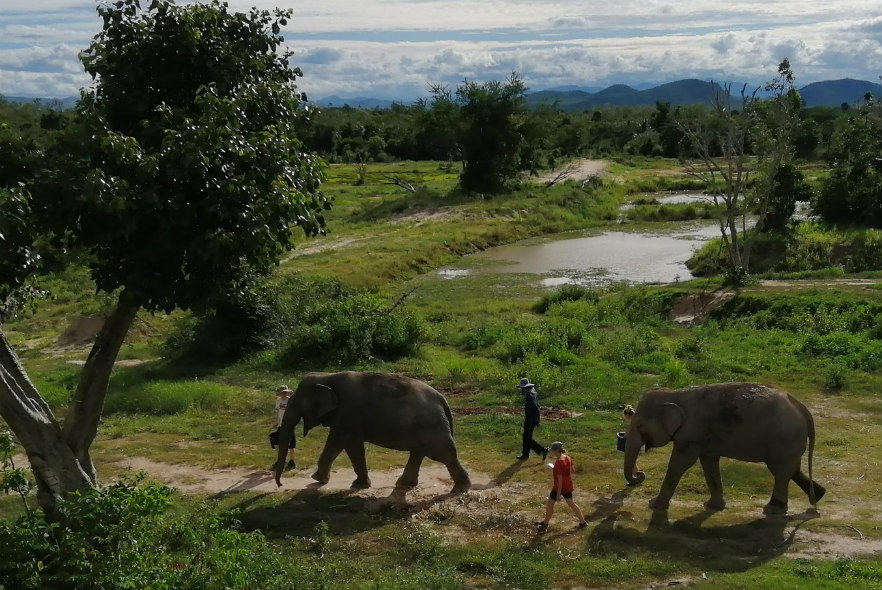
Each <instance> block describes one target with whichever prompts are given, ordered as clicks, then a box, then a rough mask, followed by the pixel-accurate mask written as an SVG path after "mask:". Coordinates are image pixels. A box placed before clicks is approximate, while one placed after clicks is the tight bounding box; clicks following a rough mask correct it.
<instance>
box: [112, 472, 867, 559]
mask: <svg viewBox="0 0 882 590" xmlns="http://www.w3.org/2000/svg"><path fill="white" fill-rule="evenodd" d="M116 465H118V466H119V467H120V468H122V469H123V470H132V471H144V472H146V473H147V474H148V476H149V477H150V478H152V479H154V480H157V481H160V482H161V483H164V484H166V485H169V486H173V487H175V488H177V489H178V490H180V491H181V492H184V493H190V494H205V493H208V494H215V495H226V494H234V493H239V492H263V493H270V494H291V493H294V492H296V491H298V490H303V489H313V490H317V491H318V490H320V491H321V492H325V493H329V492H344V491H345V492H350V493H352V494H353V495H357V496H360V497H363V498H366V499H368V503H367V507H368V509H369V510H375V509H377V508H379V507H381V506H383V505H386V504H390V503H392V504H417V503H418V502H419V501H422V500H426V499H429V498H436V499H437V498H440V497H444V496H446V495H447V494H448V493H449V492H450V489H451V488H452V487H453V482H452V480H451V479H450V476H449V475H448V473H447V470H446V469H445V468H444V466H442V465H438V464H430V463H427V464H425V465H424V466H423V468H422V469H421V470H420V484H419V485H418V486H417V487H416V488H413V489H403V488H398V487H396V486H395V481H396V480H397V479H398V477H399V475H400V474H401V470H387V471H380V470H372V471H371V472H370V476H371V482H372V484H373V487H371V488H369V489H366V490H354V491H352V490H350V488H349V485H350V483H351V482H352V478H353V473H352V470H351V469H349V468H342V469H335V470H333V471H332V472H331V478H330V481H329V482H328V483H327V484H324V485H321V484H319V483H318V482H316V481H314V480H312V479H311V478H310V477H309V476H310V471H311V469H310V470H295V471H292V472H288V473H286V474H285V475H284V476H283V477H282V487H281V488H279V487H276V484H275V482H274V481H273V475H272V473H271V472H270V471H269V470H266V469H251V470H249V469H242V468H221V469H204V468H201V467H193V466H190V465H172V464H168V463H161V462H158V461H152V460H150V459H147V458H145V457H131V458H127V459H123V460H121V461H118V462H116ZM516 465H517V466H518V467H517V468H520V464H516ZM517 468H515V469H509V470H507V471H506V472H504V473H503V474H500V476H497V478H493V477H490V476H488V475H487V474H485V473H481V472H477V471H474V470H470V476H471V478H472V491H471V492H470V494H469V496H470V497H472V498H476V499H478V500H479V502H478V503H477V504H475V503H473V502H468V503H467V505H468V508H463V509H466V510H469V511H471V512H475V511H478V512H480V511H481V510H483V509H485V508H486V507H482V501H481V499H482V498H483V499H488V500H489V499H492V500H493V502H492V505H493V506H495V507H496V508H498V504H499V502H503V503H507V502H512V503H513V502H515V501H519V500H522V499H523V498H525V497H528V496H529V495H530V494H538V493H539V492H538V490H534V489H532V487H535V486H529V485H527V484H524V483H520V482H512V481H509V479H510V478H511V477H512V476H513V475H514V474H515V472H516V471H517ZM604 502H608V500H606V499H605V498H597V499H596V500H594V501H593V504H591V500H589V499H587V498H586V499H585V501H584V505H585V506H590V505H593V506H599V505H601V504H603V503H604ZM620 507H621V504H620V503H615V505H614V506H612V507H608V506H604V507H603V508H604V510H601V512H603V514H605V515H607V516H608V515H609V514H608V513H609V509H610V508H611V509H612V510H613V511H615V510H616V509H618V508H620ZM586 514H587V513H586ZM807 515H808V513H806V515H792V516H791V517H788V518H789V519H791V520H792V521H793V522H792V524H790V525H789V526H787V527H785V530H784V531H782V532H781V534H782V535H783V538H782V539H781V542H782V544H783V543H787V544H788V545H790V547H789V548H788V550H787V551H786V553H785V555H786V556H787V557H789V558H820V559H836V558H842V557H855V556H866V555H877V556H878V555H882V543H880V541H879V539H871V538H867V537H865V536H864V535H863V533H861V532H860V531H858V530H857V529H855V528H854V527H851V526H850V525H847V524H842V523H840V522H831V521H830V520H829V517H830V516H832V514H828V518H827V519H824V516H823V515H824V511H822V512H821V520H817V521H816V522H814V523H812V521H814V520H815V519H816V518H817V514H814V515H812V516H807ZM472 516H475V514H473V515H472ZM485 516H486V515H485ZM532 516H533V515H532V514H523V515H520V517H519V520H522V521H523V522H529V519H530V518H532ZM837 516H841V515H837ZM592 520H593V519H592ZM809 523H812V524H810V525H809V526H805V527H804V526H803V525H808V524H809ZM768 541H769V539H764V542H768ZM790 543H792V544H790Z"/></svg>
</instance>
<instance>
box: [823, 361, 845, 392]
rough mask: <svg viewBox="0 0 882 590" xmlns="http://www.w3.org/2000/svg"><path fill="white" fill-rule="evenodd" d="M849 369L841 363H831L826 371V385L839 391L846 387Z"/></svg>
mask: <svg viewBox="0 0 882 590" xmlns="http://www.w3.org/2000/svg"><path fill="white" fill-rule="evenodd" d="M847 375H848V369H847V368H845V367H844V366H842V365H841V364H839V363H831V364H830V366H829V367H827V372H826V373H824V387H826V388H827V389H830V390H835V391H838V390H840V389H842V388H843V387H845V383H846V376H847Z"/></svg>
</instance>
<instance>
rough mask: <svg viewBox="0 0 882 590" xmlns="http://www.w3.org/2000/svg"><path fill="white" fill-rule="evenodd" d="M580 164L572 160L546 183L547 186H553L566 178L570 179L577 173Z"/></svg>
mask: <svg viewBox="0 0 882 590" xmlns="http://www.w3.org/2000/svg"><path fill="white" fill-rule="evenodd" d="M578 169H579V166H578V165H577V164H576V163H575V162H570V163H569V164H567V165H566V166H565V167H564V168H562V169H561V170H560V171H558V173H557V174H556V175H555V176H554V177H553V178H552V179H551V180H549V181H547V182H546V183H545V188H551V187H553V186H554V185H556V184H558V183H560V182H563V181H565V180H569V179H570V178H572V177H573V175H574V174H576V171H578Z"/></svg>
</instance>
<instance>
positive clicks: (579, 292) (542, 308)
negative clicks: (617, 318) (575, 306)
mask: <svg viewBox="0 0 882 590" xmlns="http://www.w3.org/2000/svg"><path fill="white" fill-rule="evenodd" d="M599 299H600V294H599V293H598V292H597V291H596V290H594V289H589V288H587V287H582V286H580V285H563V286H562V287H561V288H559V289H557V290H555V291H552V292H551V293H546V294H545V295H543V296H542V298H541V299H539V301H537V302H536V303H535V304H534V305H533V311H535V312H536V313H545V312H546V311H548V308H549V307H551V306H552V305H554V304H557V303H562V302H564V301H591V302H592V303H596V302H597V301H598V300H599Z"/></svg>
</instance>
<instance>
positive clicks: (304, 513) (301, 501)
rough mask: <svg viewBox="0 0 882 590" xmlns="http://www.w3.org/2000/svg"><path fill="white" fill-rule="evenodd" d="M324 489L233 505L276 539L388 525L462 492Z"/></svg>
mask: <svg viewBox="0 0 882 590" xmlns="http://www.w3.org/2000/svg"><path fill="white" fill-rule="evenodd" d="M523 466H524V462H523V461H516V462H514V463H512V464H511V465H509V466H508V467H506V468H505V469H503V470H502V471H501V472H500V473H499V474H497V475H496V476H494V477H492V478H490V480H489V481H488V482H487V483H483V484H476V485H473V486H472V490H473V491H481V490H489V489H493V488H496V487H498V486H501V485H503V484H504V483H506V482H507V481H509V480H510V479H511V478H512V477H513V476H514V474H515V473H517V472H518V471H519V470H520V469H521V468H523ZM268 477H272V476H271V475H259V474H255V477H254V478H250V477H249V478H246V479H244V480H242V481H241V482H238V483H236V484H235V485H234V486H232V487H231V488H229V489H227V490H224V492H222V493H221V494H217V495H216V496H215V499H219V498H222V497H224V496H227V495H229V493H230V492H242V491H248V490H249V489H251V488H253V487H254V486H256V485H260V484H261V483H263V482H264V481H265V480H266V478H268ZM322 488H323V485H322V484H320V483H317V482H316V483H311V484H309V485H307V486H305V487H303V488H301V489H299V490H297V491H295V492H293V493H292V494H291V495H290V496H288V497H286V498H285V499H284V500H283V501H281V502H279V503H276V502H267V501H266V500H269V499H270V498H271V497H276V496H275V495H274V494H269V493H265V492H264V493H258V494H253V495H250V496H248V497H245V498H243V499H241V500H240V501H239V502H237V503H236V504H235V505H233V506H232V507H233V508H236V509H238V510H239V511H240V515H239V518H240V520H241V521H242V524H243V526H244V527H245V528H246V529H248V530H260V531H262V532H263V533H264V534H265V535H266V536H267V537H269V538H271V539H272V538H281V537H284V536H286V535H289V536H306V535H309V534H311V533H312V531H313V528H314V527H315V525H316V524H318V523H319V522H321V521H325V522H327V523H328V527H329V529H330V531H331V532H332V533H333V534H335V535H351V534H354V533H359V532H363V531H367V530H371V529H373V528H377V527H380V526H384V525H386V524H388V523H389V522H390V521H395V520H401V519H408V518H410V517H411V516H412V515H414V514H417V513H419V512H422V511H424V510H427V509H429V508H431V507H432V506H434V505H436V504H439V503H441V502H444V501H445V500H452V499H456V498H460V497H461V496H460V495H458V494H452V493H441V494H436V495H432V496H426V495H425V494H424V493H422V494H420V493H415V492H414V490H413V489H412V488H407V487H395V488H392V489H391V491H390V492H389V494H388V495H386V496H373V495H371V496H364V495H359V494H358V493H357V492H356V491H355V490H334V491H328V490H324V489H322Z"/></svg>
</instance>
